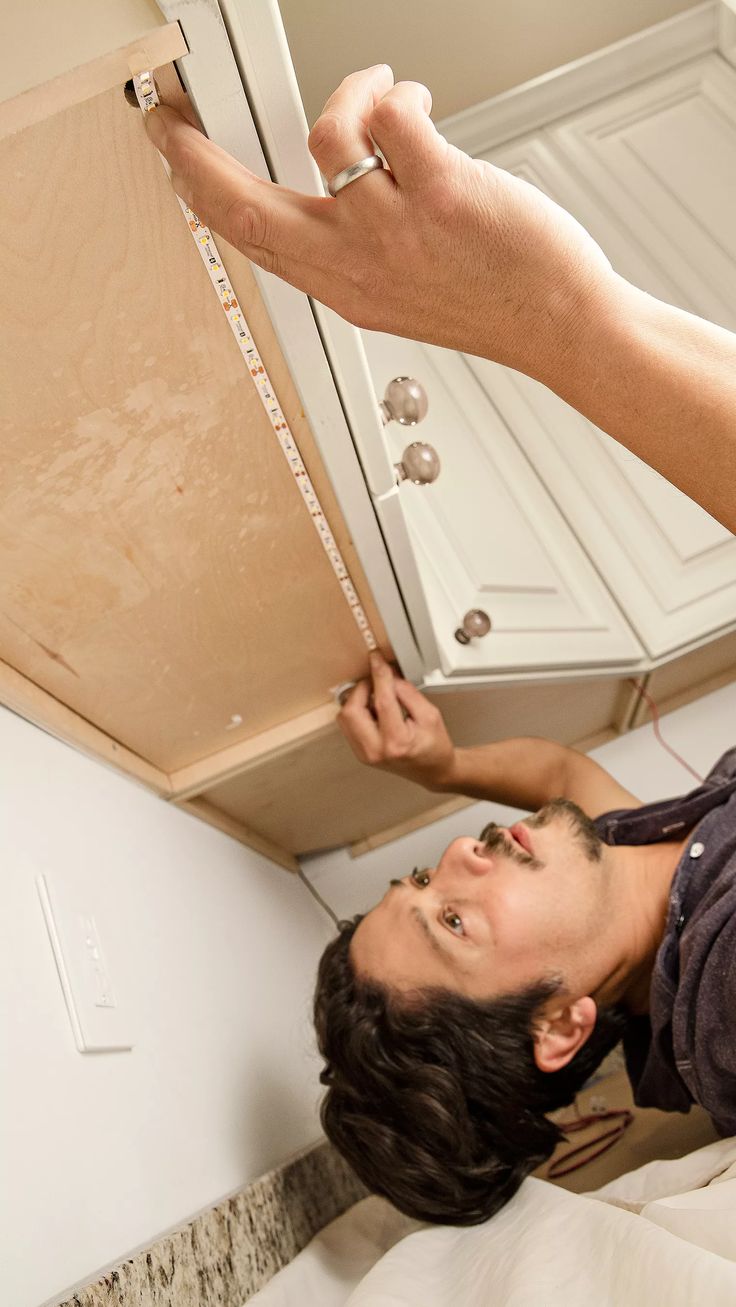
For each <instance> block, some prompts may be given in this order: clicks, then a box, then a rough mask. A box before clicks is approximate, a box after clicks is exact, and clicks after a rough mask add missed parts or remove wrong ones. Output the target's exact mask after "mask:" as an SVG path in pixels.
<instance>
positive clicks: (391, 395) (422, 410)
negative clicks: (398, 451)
mask: <svg viewBox="0 0 736 1307" xmlns="http://www.w3.org/2000/svg"><path fill="white" fill-rule="evenodd" d="M378 407H379V408H380V410H381V417H382V418H383V424H384V426H385V425H386V423H387V422H398V423H399V424H400V425H401V426H402V427H415V426H416V425H417V422H421V420H422V418H425V417H426V416H427V409H428V407H429V404H428V401H427V392H426V390H425V389H424V386H423V385H422V384H421V382H419V381H415V380H414V378H413V377H394V379H393V381H389V383H388V385H387V387H386V390H385V392H384V396H383V399H382V400H381V402H380V404H379V406H378Z"/></svg>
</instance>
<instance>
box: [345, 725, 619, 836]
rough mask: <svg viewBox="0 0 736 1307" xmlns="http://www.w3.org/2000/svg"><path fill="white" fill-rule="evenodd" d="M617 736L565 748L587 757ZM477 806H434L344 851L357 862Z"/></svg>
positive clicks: (463, 802) (596, 735)
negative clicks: (362, 856)
mask: <svg viewBox="0 0 736 1307" xmlns="http://www.w3.org/2000/svg"><path fill="white" fill-rule="evenodd" d="M618 735H619V732H618V731H617V730H616V729H615V727H613V726H607V727H605V729H604V730H602V731H594V732H593V734H592V735H586V736H584V737H583V738H582V739H581V740H576V742H575V744H570V745H568V748H570V749H577V750H578V751H579V752H580V753H590V751H591V750H592V749H598V748H599V747H600V746H601V745H602V744H607V743H608V741H609V740H615V739H616V738H617V736H618ZM478 802H479V800H478V799H468V798H465V797H463V796H458V797H457V798H453V799H446V800H445V802H444V803H438V804H437V805H436V807H434V808H429V809H428V810H427V811H426V812H419V813H417V815H416V817H408V818H407V820H406V821H402V822H398V823H397V825H396V826H388V827H387V828H386V830H380V831H376V833H375V835H369V836H368V837H367V838H366V839H364V840H357V841H356V843H355V844H351V845H350V848H349V849H348V852H349V854H350V857H351V858H359V857H360V856H361V854H363V853H370V852H371V850H372V849H380V847H381V845H383V844H390V843H391V842H392V841H393V840H398V839H401V837H402V835H410V834H411V833H412V831H415V830H421V829H422V827H423V826H430V825H431V824H432V823H433V822H435V821H441V819H442V818H443V817H451V816H452V814H453V812H461V811H462V809H463V808H469V807H471V805H472V804H474V803H478Z"/></svg>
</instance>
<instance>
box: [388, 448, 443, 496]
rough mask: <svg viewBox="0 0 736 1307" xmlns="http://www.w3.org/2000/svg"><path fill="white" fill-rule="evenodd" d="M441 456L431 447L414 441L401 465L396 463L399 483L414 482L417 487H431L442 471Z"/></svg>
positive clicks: (405, 451) (406, 451) (404, 455)
mask: <svg viewBox="0 0 736 1307" xmlns="http://www.w3.org/2000/svg"><path fill="white" fill-rule="evenodd" d="M441 466H442V464H441V463H440V456H439V454H438V453H437V450H436V449H433V448H432V446H431V445H424V444H422V441H421V440H413V441H412V443H411V444H410V445H407V446H406V449H405V450H404V452H403V454H402V456H401V462H400V463H394V467H395V468H396V480H397V481H413V482H414V485H415V486H429V485H431V484H432V482H433V481H436V480H437V478H438V476H439V474H440V469H441Z"/></svg>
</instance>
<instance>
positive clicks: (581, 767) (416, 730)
mask: <svg viewBox="0 0 736 1307" xmlns="http://www.w3.org/2000/svg"><path fill="white" fill-rule="evenodd" d="M371 674H372V679H371V682H368V681H360V682H359V683H358V685H357V686H356V687H355V689H354V690H353V692H352V694H351V695H350V697H349V699H348V700H347V703H346V704H345V706H344V707H343V709H342V711H341V713H340V715H339V717H338V721H339V723H340V726H341V728H342V730H343V732H344V734H345V735H346V737H347V739H348V741H349V743H350V745H351V747H352V749H353V751H354V753H355V754H356V756H357V757H358V758H360V760H361V762H365V763H368V764H370V765H371V766H374V767H381V768H383V769H384V770H386V771H391V772H394V773H395V774H397V775H399V776H404V777H405V778H406V779H407V780H412V781H415V782H416V783H417V784H418V785H423V786H424V787H425V789H428V790H435V791H438V792H441V793H443V792H444V793H451V794H467V795H468V796H469V797H470V798H474V799H490V800H492V801H493V802H495V803H503V804H507V805H509V806H510V807H514V808H524V809H526V810H527V811H530V812H531V811H534V810H535V809H537V808H541V807H542V805H543V804H545V803H547V802H548V801H549V800H550V799H557V798H565V799H572V800H573V802H574V803H577V804H578V805H579V806H580V807H581V808H582V809H583V811H584V812H586V813H587V814H588V816H589V817H596V816H598V814H599V813H601V812H607V811H608V810H609V809H611V808H629V807H631V808H635V807H638V806H639V800H638V799H636V798H635V797H634V795H633V794H630V793H629V792H628V790H625V789H624V788H623V786H621V785H619V784H618V782H617V781H615V780H614V778H613V777H612V776H609V774H608V772H607V771H605V770H604V769H603V768H602V767H599V766H598V764H597V763H596V762H594V761H593V760H592V758H588V757H587V756H586V755H585V754H583V753H578V752H577V750H576V749H569V748H567V747H566V746H565V745H563V744H556V743H555V742H554V741H553V740H542V739H536V738H533V737H524V738H519V739H509V740H501V741H499V742H497V743H494V744H484V745H481V746H480V747H478V748H473V749H458V748H455V746H454V745H453V743H452V740H451V739H450V737H449V735H448V733H447V730H446V727H445V724H444V722H443V720H442V715H441V713H440V712H439V709H438V708H437V707H436V706H435V705H434V704H432V703H430V702H429V700H428V699H426V698H425V696H424V695H423V694H421V693H420V691H419V690H417V689H416V687H415V686H413V685H411V684H410V683H409V682H408V681H404V680H402V679H401V677H399V676H397V675H396V673H395V672H394V671H393V670H392V669H391V667H390V666H389V664H388V663H387V662H386V661H385V659H383V658H382V657H381V655H380V654H372V655H371Z"/></svg>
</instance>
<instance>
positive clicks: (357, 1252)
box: [247, 1197, 424, 1307]
mask: <svg viewBox="0 0 736 1307" xmlns="http://www.w3.org/2000/svg"><path fill="white" fill-rule="evenodd" d="M423 1228H424V1227H423V1226H421V1225H420V1223H419V1222H418V1221H410V1220H409V1218H408V1217H407V1216H402V1214H401V1212H397V1211H396V1208H395V1207H392V1206H391V1204H390V1203H387V1202H386V1200H385V1199H384V1198H376V1197H372V1198H364V1199H363V1201H362V1202H360V1203H356V1204H355V1206H354V1207H351V1208H350V1209H349V1210H348V1211H347V1212H345V1213H344V1215H343V1216H338V1218H337V1220H335V1221H331V1222H330V1224H329V1225H327V1226H325V1228H324V1230H321V1231H320V1233H319V1234H318V1235H316V1236H315V1238H314V1239H312V1242H311V1243H309V1244H307V1247H306V1248H304V1249H303V1250H302V1252H300V1253H299V1254H298V1255H297V1256H296V1257H295V1258H294V1260H293V1262H289V1265H288V1266H285V1267H284V1268H283V1270H282V1271H279V1272H278V1274H277V1275H275V1276H274V1277H273V1279H272V1280H269V1282H268V1284H267V1285H266V1287H265V1289H261V1290H260V1292H259V1293H257V1294H255V1295H254V1296H253V1297H252V1298H249V1299H248V1303H247V1307H344V1304H345V1303H346V1302H347V1300H348V1298H349V1296H350V1293H351V1291H352V1290H353V1289H354V1288H355V1286H356V1285H357V1284H359V1283H360V1281H361V1279H362V1278H363V1276H364V1275H366V1274H367V1272H368V1271H369V1270H370V1269H371V1267H372V1266H373V1265H374V1264H375V1263H376V1262H377V1261H378V1260H379V1259H380V1258H381V1257H383V1255H384V1253H386V1252H388V1250H389V1249H390V1248H393V1246H394V1244H396V1243H398V1241H399V1239H403V1238H404V1236H405V1235H407V1234H409V1233H411V1232H412V1231H413V1230H421V1229H423Z"/></svg>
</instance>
